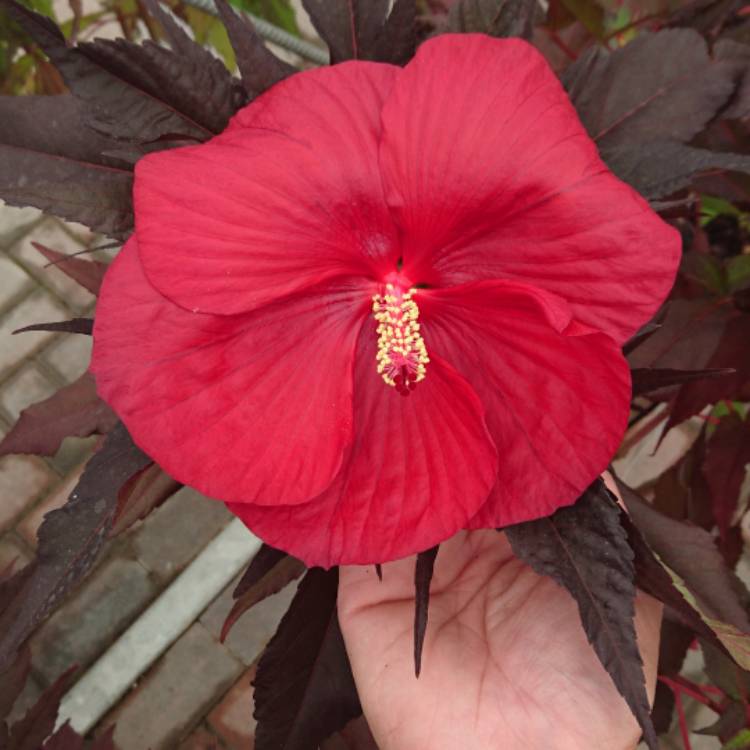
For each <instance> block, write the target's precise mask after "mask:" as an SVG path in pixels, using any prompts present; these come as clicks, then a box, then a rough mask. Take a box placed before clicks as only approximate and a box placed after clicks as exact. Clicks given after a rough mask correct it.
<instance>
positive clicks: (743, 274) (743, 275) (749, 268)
mask: <svg viewBox="0 0 750 750" xmlns="http://www.w3.org/2000/svg"><path fill="white" fill-rule="evenodd" d="M726 274H727V285H728V287H729V291H731V292H733V291H735V290H736V289H739V288H741V287H742V286H744V285H745V284H747V282H748V281H750V255H736V256H735V257H734V258H730V259H729V260H728V261H727V265H726Z"/></svg>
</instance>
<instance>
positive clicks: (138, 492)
mask: <svg viewBox="0 0 750 750" xmlns="http://www.w3.org/2000/svg"><path fill="white" fill-rule="evenodd" d="M181 487H182V485H181V484H180V483H179V482H176V481H175V480H174V479H172V477H170V476H169V475H168V474H167V473H166V472H165V471H164V470H163V469H162V468H161V467H160V466H158V465H157V464H151V465H150V466H147V467H146V468H145V469H143V471H140V472H138V473H137V474H136V475H134V476H133V477H132V478H131V479H130V480H129V481H128V482H127V483H126V484H125V485H124V486H123V488H122V489H121V490H120V492H119V493H118V495H117V508H116V509H115V515H114V519H113V521H112V528H111V530H110V536H117V535H118V534H121V533H122V532H123V531H125V530H126V529H129V528H130V527H131V526H132V525H133V524H134V523H135V522H136V521H139V520H141V519H142V518H145V517H146V516H147V515H148V514H149V513H150V512H151V511H152V510H154V509H156V508H158V507H159V506H160V505H161V504H162V503H163V502H164V501H165V500H167V498H169V497H171V496H172V495H174V493H175V492H177V490H179V489H180V488H181Z"/></svg>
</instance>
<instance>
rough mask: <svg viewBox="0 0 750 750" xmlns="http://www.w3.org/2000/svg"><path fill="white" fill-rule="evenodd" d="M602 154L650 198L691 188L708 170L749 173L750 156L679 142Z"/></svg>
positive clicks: (638, 145) (659, 142) (660, 142)
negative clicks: (695, 180) (701, 174)
mask: <svg viewBox="0 0 750 750" xmlns="http://www.w3.org/2000/svg"><path fill="white" fill-rule="evenodd" d="M602 155H603V157H604V160H605V161H606V162H607V166H608V167H609V168H610V169H611V170H612V171H613V172H614V173H615V174H616V175H617V176H618V177H619V178H620V179H621V180H623V181H624V182H627V183H628V184H629V185H631V186H632V187H634V188H635V189H636V190H637V191H638V192H639V193H640V194H641V195H643V196H644V197H645V198H649V199H651V200H654V199H656V198H663V197H665V196H668V195H672V194H673V193H675V192H677V191H678V190H682V189H683V188H685V187H688V186H689V185H690V184H691V183H692V181H693V179H694V178H695V177H696V175H698V174H699V173H701V172H706V171H708V170H730V171H736V172H745V173H746V174H748V173H750V156H746V155H744V154H731V153H723V152H717V151H707V150H706V149H701V148H693V147H691V146H685V145H684V144H682V143H679V142H677V141H666V140H657V141H651V142H648V143H635V144H627V145H621V146H615V147H614V148H609V149H606V150H604V151H603V154H602Z"/></svg>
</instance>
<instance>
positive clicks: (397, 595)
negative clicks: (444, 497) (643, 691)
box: [339, 531, 661, 750]
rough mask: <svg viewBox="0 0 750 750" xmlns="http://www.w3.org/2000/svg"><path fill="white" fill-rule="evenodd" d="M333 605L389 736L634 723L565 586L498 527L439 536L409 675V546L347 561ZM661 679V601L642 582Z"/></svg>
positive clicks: (496, 733) (474, 736) (563, 736)
mask: <svg viewBox="0 0 750 750" xmlns="http://www.w3.org/2000/svg"><path fill="white" fill-rule="evenodd" d="M340 580H341V583H340V589H339V617H340V620H341V628H342V631H343V633H344V638H345V641H346V646H347V650H348V652H349V655H350V658H351V662H352V668H353V671H354V676H355V679H356V682H357V687H358V689H359V693H360V697H361V700H362V705H363V708H364V711H365V715H366V716H367V718H368V720H369V722H370V726H371V728H372V731H373V734H374V736H375V738H376V740H377V742H378V745H379V746H380V748H381V750H443V749H445V750H448V749H450V750H495V749H497V750H542V749H543V750H626V749H629V748H633V747H635V745H636V743H637V740H638V737H639V735H640V732H639V730H638V727H637V724H636V722H635V720H634V719H633V717H632V715H631V714H630V711H629V709H628V707H627V706H626V704H625V702H624V701H623V699H622V698H621V697H620V695H619V694H618V692H617V690H616V689H615V687H614V686H613V685H612V683H611V681H610V678H609V676H608V675H607V674H606V672H605V671H604V669H603V667H602V666H601V665H600V664H599V662H598V660H597V658H596V656H595V654H594V653H593V651H592V650H591V647H590V646H589V644H588V642H587V641H586V636H585V635H584V632H583V629H582V627H581V624H580V621H579V618H578V611H577V608H576V605H575V603H574V602H573V600H572V598H571V597H570V595H569V594H568V593H567V592H566V591H564V590H563V589H561V588H560V587H558V586H557V585H556V584H555V583H554V582H553V581H551V580H549V579H547V578H541V577H539V576H537V575H536V574H535V573H534V572H533V571H532V570H531V569H530V568H529V567H528V566H526V565H525V564H523V563H522V562H520V561H519V560H518V559H517V558H515V557H514V556H513V554H512V552H511V549H510V545H509V543H508V541H507V540H506V538H505V535H504V534H499V533H497V532H495V531H477V532H462V533H460V534H458V535H457V536H456V537H454V538H453V539H451V540H449V541H448V542H446V543H444V544H443V545H442V546H441V548H440V552H439V554H438V557H437V561H436V564H435V575H434V578H433V580H432V585H431V595H430V609H429V623H428V626H427V637H426V640H425V646H424V652H423V661H422V674H421V676H420V677H419V679H416V678H415V676H414V662H413V658H412V652H413V651H412V649H413V616H414V558H411V559H409V560H401V561H398V562H394V563H389V564H387V565H385V566H383V581H382V582H380V581H379V580H378V578H377V575H376V573H375V570H374V569H373V568H372V567H370V568H364V567H352V568H342V569H341V579H340ZM636 609H637V614H636V627H637V631H638V639H639V644H640V648H641V653H642V655H643V657H644V661H645V666H646V674H647V678H648V684H649V690H650V691H653V685H654V680H655V672H656V660H657V651H658V634H659V623H660V618H661V607H660V605H659V604H658V603H657V602H655V601H654V600H653V599H650V598H649V597H647V596H645V595H639V597H638V601H637V604H636Z"/></svg>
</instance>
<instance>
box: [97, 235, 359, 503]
mask: <svg viewBox="0 0 750 750" xmlns="http://www.w3.org/2000/svg"><path fill="white" fill-rule="evenodd" d="M371 291H372V290H371V289H370V288H368V286H367V285H366V284H365V283H364V282H357V283H356V284H355V283H354V282H348V283H346V282H339V283H338V284H337V285H336V286H333V285H332V284H329V285H328V286H327V287H326V288H324V289H317V290H312V291H310V292H309V293H307V294H305V295H304V296H303V295H297V296H296V297H293V298H290V299H288V300H284V301H280V302H278V303H275V304H273V305H269V306H267V307H266V308H264V309H263V310H259V311H256V312H253V313H247V314H245V315H237V316H224V315H219V316H216V315H206V314H201V313H190V312H188V311H187V310H184V309H183V308H181V307H178V306H177V305H174V304H173V303H171V302H170V301H169V300H167V299H165V298H164V297H162V296H161V295H160V294H159V293H158V292H157V291H156V290H155V289H154V288H153V287H152V286H151V284H150V283H149V282H148V281H147V279H146V278H145V276H144V273H143V270H142V268H141V266H140V263H139V260H138V252H137V248H136V244H135V241H134V240H131V241H130V242H128V244H127V245H126V246H125V247H124V248H123V250H122V251H121V253H120V255H119V256H118V257H117V259H116V260H115V262H114V264H113V265H112V267H111V268H110V269H109V271H108V272H107V275H106V277H105V280H104V285H103V287H102V291H101V295H100V297H99V302H98V304H97V311H96V323H95V326H94V354H93V362H92V370H93V372H94V375H95V377H96V381H97V387H98V390H99V393H100V394H101V396H102V397H103V398H104V399H105V400H106V401H107V402H108V403H109V404H110V405H111V406H112V407H113V408H114V409H115V411H116V412H117V413H118V415H119V416H120V418H121V419H122V420H123V422H125V424H126V426H127V427H128V429H129V430H130V432H131V434H132V435H133V438H134V440H135V442H136V443H137V444H138V445H139V446H140V447H141V448H143V450H145V451H146V452H147V453H148V454H149V455H150V456H152V457H153V458H154V460H156V461H157V462H158V463H159V464H161V466H163V468H164V469H165V470H166V471H167V472H168V473H169V474H171V475H172V476H173V477H174V478H175V479H177V480H178V481H180V482H184V483H185V484H189V485H191V486H193V487H196V488H197V489H199V490H201V491H203V492H205V493H206V494H207V495H210V496H212V497H216V498H219V499H221V500H232V501H235V502H248V501H252V502H254V503H260V504H276V503H287V504H291V503H304V502H306V501H308V500H309V499H310V498H311V497H314V496H316V495H317V494H319V493H320V492H321V491H322V490H324V489H325V488H326V487H327V486H328V485H329V484H330V483H331V480H332V479H333V477H334V476H335V475H336V473H337V472H338V470H339V468H340V466H341V462H342V457H343V455H344V454H345V450H346V447H347V446H348V444H349V442H350V440H351V432H352V360H353V354H354V347H355V345H356V339H357V334H358V331H359V329H360V328H361V325H362V320H363V317H364V315H365V314H366V311H367V310H368V309H369V304H370V302H369V294H370V293H371Z"/></svg>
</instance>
